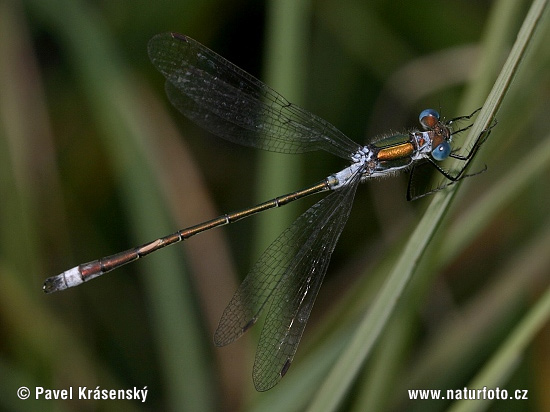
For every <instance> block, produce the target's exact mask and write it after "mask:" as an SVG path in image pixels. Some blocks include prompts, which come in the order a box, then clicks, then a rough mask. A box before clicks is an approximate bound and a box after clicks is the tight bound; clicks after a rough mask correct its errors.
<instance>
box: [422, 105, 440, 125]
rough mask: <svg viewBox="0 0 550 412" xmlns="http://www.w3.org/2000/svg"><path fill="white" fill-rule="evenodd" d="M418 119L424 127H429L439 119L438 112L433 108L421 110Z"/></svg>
mask: <svg viewBox="0 0 550 412" xmlns="http://www.w3.org/2000/svg"><path fill="white" fill-rule="evenodd" d="M418 121H419V122H420V124H421V125H422V126H423V127H424V129H431V128H432V127H434V126H435V124H436V123H437V122H438V121H439V113H438V112H437V111H435V110H434V109H426V110H422V112H421V113H420V116H418Z"/></svg>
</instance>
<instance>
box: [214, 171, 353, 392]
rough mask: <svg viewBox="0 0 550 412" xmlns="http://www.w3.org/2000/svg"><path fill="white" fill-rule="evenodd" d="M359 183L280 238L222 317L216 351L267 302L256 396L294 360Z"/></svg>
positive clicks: (325, 202) (321, 204)
mask: <svg viewBox="0 0 550 412" xmlns="http://www.w3.org/2000/svg"><path fill="white" fill-rule="evenodd" d="M359 181H360V176H359V174H358V175H357V176H356V177H355V178H354V180H353V181H352V182H350V184H349V185H348V186H346V187H344V188H342V189H340V190H338V191H335V192H333V193H331V194H330V195H328V196H327V197H325V198H324V199H322V200H320V201H319V202H317V203H316V204H314V205H313V206H312V207H310V208H309V209H308V210H307V211H306V212H305V213H303V214H302V215H301V216H300V217H298V219H296V220H295V221H294V223H293V224H292V225H291V226H290V227H289V228H287V229H286V230H285V231H284V232H283V233H282V234H281V235H279V237H278V238H277V239H276V240H275V241H274V242H273V243H272V244H271V245H270V246H269V247H268V248H267V250H266V251H265V252H264V253H263V255H262V256H261V257H260V259H259V260H258V262H257V263H256V264H255V266H254V267H253V268H252V270H251V271H250V272H249V274H248V275H247V276H246V278H245V280H244V281H243V283H242V284H241V286H240V287H239V289H238V290H237V292H236V293H235V295H234V296H233V299H232V300H231V302H230V303H229V305H228V306H227V308H226V309H225V311H224V313H223V315H222V318H221V320H220V323H219V325H218V328H217V330H216V332H215V334H214V342H215V343H216V345H219V346H221V345H226V344H229V343H231V342H233V341H234V340H235V339H237V338H238V337H239V336H241V335H242V334H243V333H244V332H245V331H246V330H248V329H249V328H250V327H251V326H252V325H253V324H254V323H255V322H256V320H257V319H258V317H259V315H260V312H261V311H262V309H263V308H264V307H265V306H266V304H267V303H268V302H270V303H269V305H270V306H269V311H268V314H267V318H266V323H265V325H264V328H263V330H262V333H261V337H260V342H259V344H258V350H257V352H256V360H255V362H254V370H253V378H254V384H255V386H256V389H257V390H259V391H264V390H268V389H270V388H271V387H273V386H274V385H275V384H276V383H277V382H278V381H279V380H280V379H281V377H282V376H283V375H284V374H285V373H286V370H288V367H289V366H290V363H291V362H292V359H293V358H294V354H295V353H296V349H297V347H298V343H299V342H300V338H301V337H302V334H303V331H304V328H305V325H306V323H307V320H308V318H309V315H310V313H311V309H312V307H313V303H314V301H315V297H316V296H317V293H318V291H319V288H320V287H321V283H322V281H323V278H324V275H325V273H326V271H327V268H328V264H329V261H330V257H331V255H332V252H333V251H334V248H335V246H336V242H337V241H338V238H339V236H340V234H341V233H342V230H343V228H344V226H345V223H346V221H347V219H348V216H349V212H350V210H351V205H352V203H353V197H354V195H355V191H356V189H357V185H358V183H359Z"/></svg>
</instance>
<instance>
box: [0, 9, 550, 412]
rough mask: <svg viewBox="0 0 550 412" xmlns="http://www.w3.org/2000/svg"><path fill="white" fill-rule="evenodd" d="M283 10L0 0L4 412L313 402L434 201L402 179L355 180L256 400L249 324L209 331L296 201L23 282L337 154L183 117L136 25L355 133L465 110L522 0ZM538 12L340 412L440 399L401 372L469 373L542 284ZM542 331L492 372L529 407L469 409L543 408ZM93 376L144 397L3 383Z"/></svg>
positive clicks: (544, 186) (140, 239)
mask: <svg viewBox="0 0 550 412" xmlns="http://www.w3.org/2000/svg"><path fill="white" fill-rule="evenodd" d="M279 3H281V4H279ZM283 3H284V2H282V1H280V2H278V1H273V2H272V4H268V3H265V2H260V1H246V0H232V1H219V0H206V1H205V0H203V1H198V0H197V1H193V0H183V1H179V2H171V1H166V0H164V1H159V2H148V1H133V2H131V1H115V2H107V1H103V2H101V1H88V2H84V1H82V0H22V1H16V0H4V1H2V2H0V200H1V201H0V219H1V220H0V319H1V321H0V381H1V382H2V383H3V384H2V385H0V408H1V409H2V410H10V411H17V410H36V409H38V408H40V410H61V411H63V410H106V411H107V410H117V411H119V410H174V411H188V410H193V411H200V410H205V411H208V410H227V411H229V410H231V411H233V410H235V411H237V410H243V411H244V410H277V411H283V410H285V411H286V410H303V409H304V407H305V406H306V405H307V404H309V403H310V402H311V400H312V397H314V396H315V393H316V389H317V388H318V387H319V385H320V382H321V381H322V379H323V377H324V376H325V375H326V374H327V373H328V371H329V370H330V367H331V365H332V364H333V363H334V362H337V361H338V355H339V354H340V353H341V352H342V350H343V348H344V347H345V346H346V343H347V342H348V341H349V336H350V334H351V333H352V331H353V330H354V327H355V325H356V324H357V322H358V319H359V318H360V317H361V316H362V315H363V314H365V313H366V312H367V311H368V310H369V307H370V304H371V303H372V300H373V299H374V297H375V296H376V294H377V292H378V291H379V290H380V287H381V284H382V282H383V281H384V278H385V276H387V274H388V271H389V268H390V267H391V266H392V263H393V262H394V261H395V260H396V259H397V257H398V256H399V254H400V253H401V248H402V246H403V244H404V243H405V241H406V239H407V238H408V236H409V235H410V234H411V233H412V231H413V229H414V227H415V225H416V222H417V221H418V220H419V218H420V217H421V216H422V213H423V210H424V209H426V207H427V206H428V205H429V201H428V200H420V201H417V202H413V203H407V202H406V201H405V193H406V184H407V176H406V175H404V176H399V177H395V178H392V179H385V180H380V181H375V182H369V183H368V184H366V185H362V187H360V189H359V191H358V193H357V196H356V200H355V207H354V210H353V212H352V215H351V217H350V221H349V222H348V224H347V227H346V229H345V230H344V233H343V235H342V237H341V239H340V242H339V245H338V246H337V248H336V251H335V253H334V256H333V259H332V262H331V265H330V268H329V272H328V274H327V279H326V280H325V284H324V285H323V288H322V289H321V292H320V295H319V296H318V298H317V303H316V305H315V309H314V311H313V314H312V318H311V319H310V322H309V324H308V328H307V331H306V333H305V336H304V339H303V342H302V343H301V345H300V348H299V350H298V353H297V355H296V358H295V360H294V363H293V366H292V368H291V369H290V371H289V373H288V374H287V375H286V376H285V378H284V379H283V380H282V381H281V383H280V384H279V385H278V386H277V387H275V388H274V389H273V390H271V391H269V392H267V393H262V394H257V393H255V392H254V389H253V385H252V381H251V377H250V371H251V368H252V361H253V356H254V350H255V343H256V342H257V333H258V332H259V327H255V328H253V329H252V330H253V332H252V333H248V334H247V335H248V336H245V337H243V338H242V339H240V340H239V341H238V342H236V343H234V344H232V345H230V346H229V347H227V348H221V349H220V348H215V347H214V345H213V344H212V343H211V342H212V339H211V336H212V333H213V331H214V329H215V327H216V322H217V320H218V319H219V317H220V315H221V313H222V311H223V308H224V306H225V305H226V304H227V302H228V301H229V299H230V297H231V295H232V293H233V292H234V291H235V289H236V287H237V285H238V283H239V281H240V279H242V278H243V276H244V275H245V274H246V273H247V270H248V268H249V267H250V266H251V264H252V263H253V262H254V261H255V259H256V258H257V257H258V254H259V253H260V252H261V249H262V248H263V247H265V246H267V244H268V242H269V241H270V240H272V239H273V238H274V235H273V234H272V231H273V230H278V231H282V230H283V229H284V227H285V226H286V225H287V224H288V222H289V219H293V218H294V217H296V216H297V214H298V213H299V212H300V211H302V210H305V208H306V207H307V206H308V205H310V204H311V203H312V202H313V201H314V200H315V199H311V200H304V201H303V202H301V204H299V205H297V206H296V208H295V209H292V208H289V209H288V210H287V212H285V211H284V209H286V208H283V209H281V210H280V211H279V210H276V211H272V212H266V214H265V216H258V217H253V218H250V219H247V221H243V222H240V223H238V224H236V225H231V226H230V227H227V228H225V229H218V230H215V231H212V233H204V234H201V235H200V236H197V237H196V238H193V239H191V240H189V241H188V242H186V244H185V245H183V246H174V247H172V248H169V249H166V250H164V251H162V252H158V253H156V254H155V255H156V256H155V255H153V256H150V257H147V259H144V260H143V261H140V262H137V263H135V264H131V265H128V266H126V267H124V268H121V269H120V270H118V271H117V272H115V273H113V274H109V275H107V276H105V277H102V278H101V279H98V280H95V281H93V282H90V283H89V284H86V285H84V286H81V287H79V288H75V289H72V290H68V291H66V292H63V293H59V294H55V295H52V296H45V295H44V294H43V293H42V291H41V285H42V282H43V280H44V279H45V278H47V277H49V276H52V275H55V274H58V273H60V272H61V271H63V270H66V269H68V268H70V267H73V266H75V265H77V264H79V263H82V262H86V261H90V260H93V259H96V258H98V257H100V256H104V255H109V254H111V253H114V252H117V251H120V250H124V249H127V248H129V247H131V246H133V245H138V244H142V243H144V242H146V241H148V240H151V239H155V238H157V237H158V236H161V235H165V234H167V233H170V232H174V231H176V230H177V229H180V228H183V227H186V226H190V225H193V224H196V223H199V222H201V221H203V220H206V219H209V218H212V217H215V216H217V215H219V214H221V213H223V212H227V211H231V210H236V209H240V208H243V207H246V206H249V205H251V204H254V203H255V202H256V201H259V200H265V199H266V198H270V197H274V196H276V195H280V194H282V193H283V192H284V193H286V192H290V191H292V190H297V189H300V188H302V187H305V186H306V185H307V184H309V183H313V182H316V181H318V180H319V179H321V178H323V177H325V176H326V175H328V174H330V173H333V172H335V171H337V170H339V168H341V167H342V166H343V164H342V163H341V162H340V161H339V160H338V159H332V158H330V157H329V156H326V155H323V154H316V153H315V154H308V155H303V156H282V155H275V157H274V158H271V159H266V158H264V157H261V156H263V154H261V153H258V151H255V150H251V149H247V148H241V147H236V146H235V145H232V144H231V143H228V142H225V141H223V140H221V139H219V138H217V137H215V136H211V135H208V134H207V133H206V132H204V131H202V130H200V129H199V128H197V127H196V126H194V125H192V124H190V123H189V122H188V121H187V120H186V119H184V118H182V117H181V116H180V115H179V114H178V113H177V112H176V110H175V109H173V108H172V107H171V106H170V104H169V102H168V101H167V99H166V97H165V96H164V90H163V86H162V84H163V81H164V79H163V77H162V76H161V75H160V73H158V72H156V71H155V70H154V68H153V67H152V65H151V64H150V62H149V61H148V58H147V52H146V46H147V41H148V39H149V38H151V37H152V36H153V35H154V34H156V33H159V32H164V31H178V32H182V33H185V34H188V35H190V36H191V37H193V38H195V39H197V40H199V41H200V42H202V43H203V44H205V45H208V47H210V48H212V49H213V50H215V51H216V52H218V53H219V54H221V55H222V56H224V57H226V58H227V59H229V60H230V61H232V62H234V63H236V64H237V65H239V66H240V67H243V68H244V69H245V70H247V71H249V72H250V73H252V74H254V75H256V76H258V77H259V78H261V79H264V80H265V81H266V82H268V83H269V84H270V85H272V86H273V87H275V88H276V89H277V90H279V91H280V92H282V93H283V94H284V95H286V96H288V97H289V99H290V100H292V101H296V102H299V103H300V104H301V105H302V106H304V107H306V108H307V109H308V110H311V111H312V112H314V113H315V114H317V115H319V116H321V117H323V118H325V119H327V120H328V121H330V122H331V123H333V124H335V125H336V126H337V127H338V128H339V129H340V130H342V131H344V132H345V133H346V134H348V135H349V136H351V137H352V138H354V139H355V140H357V141H360V142H366V141H368V140H370V139H372V138H373V137H374V136H376V135H379V134H380V133H388V132H390V131H399V130H405V129H407V128H413V127H417V120H416V119H417V116H418V113H419V112H420V111H421V110H422V109H424V108H426V107H434V108H436V109H440V110H441V112H442V113H443V114H444V115H445V116H447V117H448V118H450V117H454V116H458V115H461V114H468V113H470V112H471V111H473V110H474V109H476V108H477V107H479V106H480V105H481V104H483V101H484V99H485V97H486V95H487V93H488V92H489V89H490V87H491V82H494V81H495V79H496V76H497V74H498V72H499V70H500V68H501V67H502V64H503V62H504V61H505V59H506V56H507V54H508V52H509V50H510V47H511V45H512V43H513V42H514V40H515V38H516V34H517V32H518V30H519V27H520V26H521V24H522V21H523V19H524V18H525V15H526V13H527V10H528V9H529V6H530V4H531V2H530V1H527V0H525V1H517V2H512V1H509V0H502V1H471V0H449V1H446V2H438V3H434V2H433V1H428V0H419V1H415V2H405V3H404V4H400V5H399V6H398V7H396V4H395V2H388V1H381V0H375V1H370V2H366V1H360V0H342V1H339V2H335V1H331V0H314V1H311V2H306V1H303V2H302V1H296V2H291V4H294V5H295V6H296V5H300V6H297V7H288V8H281V9H279V8H278V6H281V7H283V6H282V4H283ZM285 13H286V14H285ZM547 14H548V13H546V15H545V16H544V21H543V23H542V25H541V26H542V27H541V28H540V30H539V31H538V32H537V35H536V36H535V38H534V40H533V45H532V46H531V48H530V50H529V52H528V54H527V56H526V57H525V59H524V61H523V64H522V67H521V69H520V71H519V73H518V75H517V77H516V78H515V80H514V82H513V84H512V87H511V89H510V91H509V92H508V94H507V95H506V97H505V100H504V101H503V104H502V107H501V110H500V112H499V113H498V115H497V118H498V122H499V123H498V125H497V126H496V127H495V129H494V130H493V134H492V135H491V138H490V139H489V140H488V141H487V142H486V144H485V145H484V147H483V149H482V150H481V151H480V153H479V156H478V158H477V159H476V162H475V164H474V166H473V169H472V170H475V168H476V167H477V168H482V167H483V164H487V166H488V171H487V172H486V173H483V174H481V175H479V176H476V177H472V178H470V179H467V180H465V181H464V182H463V184H462V185H461V187H460V191H459V192H458V194H457V195H456V196H455V198H454V199H453V204H452V208H451V210H450V211H449V212H448V213H447V215H446V217H445V218H444V220H443V222H442V224H441V225H440V227H439V230H438V232H437V234H436V236H435V238H434V239H432V241H431V243H430V245H429V246H428V249H427V252H426V253H425V254H424V256H423V258H422V260H421V261H420V262H419V267H418V269H417V270H416V273H415V275H414V279H413V281H412V282H411V285H410V287H409V288H408V289H407V291H406V293H405V294H404V295H403V297H402V299H400V301H399V303H398V308H397V309H396V311H395V314H394V316H393V317H392V318H391V319H390V320H389V322H388V325H387V327H386V328H385V330H384V332H383V335H382V336H381V338H380V339H379V341H378V344H377V346H376V347H375V348H374V351H373V353H372V354H371V355H370V357H369V359H368V361H367V363H366V365H365V366H364V368H363V372H362V373H361V375H360V376H359V378H358V379H357V380H356V382H355V384H354V386H353V387H352V388H350V390H349V393H348V394H347V396H346V403H345V404H344V405H343V406H342V410H362V411H364V410H369V409H371V410H377V411H380V410H428V409H429V410H444V409H446V408H448V407H449V406H450V405H451V402H450V401H438V402H435V401H414V402H413V401H408V398H407V389H428V388H436V389H442V390H445V389H447V388H453V389H461V388H464V387H465V386H467V385H468V383H469V382H470V381H471V380H472V379H473V377H474V376H476V375H477V374H478V372H479V371H480V370H483V368H484V367H485V366H486V365H487V363H488V361H489V360H490V359H492V358H494V357H495V356H496V355H497V354H498V353H500V349H501V348H502V347H503V345H505V344H506V343H510V342H512V340H511V337H512V336H514V332H515V331H518V330H520V329H521V328H520V326H522V325H524V323H523V321H524V320H525V319H530V317H529V316H531V315H532V314H534V313H535V311H534V308H536V307H537V306H536V305H537V302H538V301H539V299H540V300H542V296H544V291H545V290H546V289H548V286H549V284H550V282H549V277H548V274H549V273H550V260H549V258H550V256H549V254H548V250H550V221H549V214H548V210H549V208H550V196H549V194H550V193H549V190H550V189H549V186H548V183H547V180H548V179H547V176H548V173H549V172H550V159H549V157H550V155H549V153H550V148H549V147H548V146H549V143H548V142H550V130H549V128H548V126H547V125H546V122H545V121H544V118H545V116H546V115H547V113H548V107H549V104H550V70H549V68H550V48H548V47H547V44H548V41H549V40H550V39H549V37H550V30H549V24H548V15H547ZM287 31H288V33H291V35H289V36H283V35H281V33H284V32H287ZM287 52H288V53H287ZM285 57H287V58H288V61H287V62H286V63H284V64H287V65H288V66H285V67H288V68H285V69H284V70H283V69H280V67H282V66H279V64H281V65H283V61H284V59H285ZM279 60H280V61H279ZM281 73H284V75H282V76H281V75H280V74H281ZM481 73H483V74H484V75H486V76H487V80H486V82H485V83H484V84H485V86H483V87H481V86H478V87H477V88H476V90H474V92H477V93H478V94H477V95H476V94H475V93H474V92H472V91H471V90H470V89H469V87H470V86H471V85H472V84H481V82H480V79H479V77H480V76H481ZM476 82H477V83H476ZM465 102H466V103H465ZM288 158H290V159H288ZM285 162H292V163H285ZM289 170H291V171H292V173H291V174H290V176H289V175H288V174H287V175H282V176H281V175H278V173H280V172H283V173H284V172H285V171H289ZM268 179H269V180H268ZM273 181H274V182H273ZM281 191H282V192H281ZM266 221H269V224H270V226H271V228H268V227H265V228H264V225H263V222H266ZM273 227H274V228H276V229H272V228H273ZM542 319H543V320H544V319H545V318H544V317H542ZM546 321H547V317H546ZM549 343H550V333H549V328H548V325H546V327H545V328H543V329H542V330H541V331H540V333H538V334H537V335H536V337H535V338H534V339H532V341H531V344H530V345H529V346H528V348H527V349H526V350H525V352H524V356H523V357H522V358H520V359H518V360H517V363H516V364H515V365H514V367H513V368H510V369H509V370H506V371H505V372H501V375H499V378H500V379H501V383H500V385H499V386H500V387H501V388H506V389H508V390H509V393H512V392H513V391H514V390H515V389H528V390H529V400H527V401H515V402H510V403H506V406H504V404H505V403H504V402H503V401H496V402H494V403H493V404H490V405H485V404H483V408H489V409H490V410H502V409H503V408H506V409H507V410H521V411H525V410H533V411H535V410H541V411H542V410H549V409H550V397H549V395H548V392H547V391H546V390H545V389H546V386H547V382H548V380H549V379H550V361H549V360H548V359H550V356H549V350H548V348H549V347H550V345H549ZM98 385H99V386H100V387H101V388H102V389H104V388H106V389H111V388H113V389H126V388H133V387H136V388H138V389H142V388H143V387H145V386H146V387H147V389H148V397H147V401H146V402H145V403H140V402H138V401H107V400H100V401H79V400H72V401H44V400H35V399H32V398H33V397H32V396H31V399H29V400H27V401H21V400H19V399H18V398H17V397H16V391H17V388H18V387H20V386H28V387H29V388H35V387H37V386H41V387H44V388H48V389H64V388H68V387H71V386H72V387H74V388H78V387H82V386H87V387H89V388H92V389H95V388H96V387H97V386H98Z"/></svg>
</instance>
